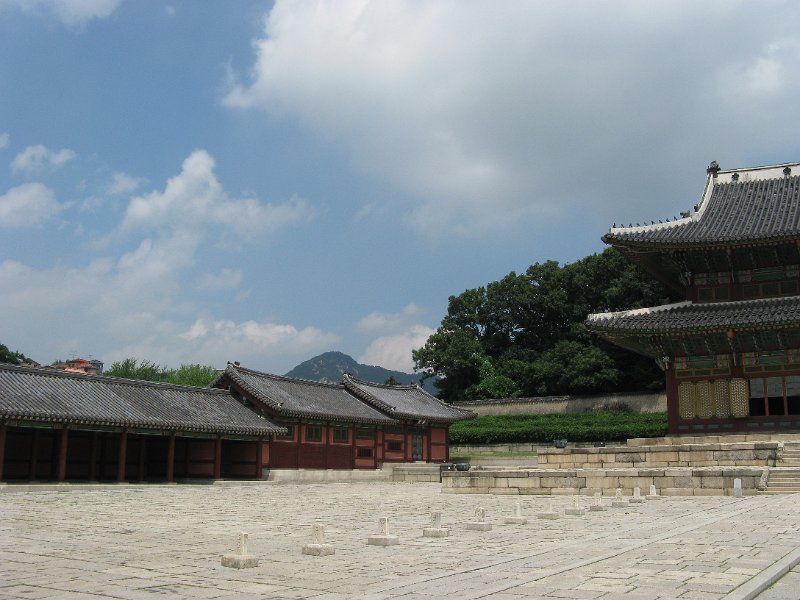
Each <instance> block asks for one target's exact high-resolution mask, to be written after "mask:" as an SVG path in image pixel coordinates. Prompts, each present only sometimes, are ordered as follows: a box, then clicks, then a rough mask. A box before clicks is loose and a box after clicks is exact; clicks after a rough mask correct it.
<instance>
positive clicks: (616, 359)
mask: <svg viewBox="0 0 800 600" xmlns="http://www.w3.org/2000/svg"><path fill="white" fill-rule="evenodd" d="M668 297H669V294H668V292H667V290H666V289H665V288H664V287H663V286H662V285H661V284H660V283H658V282H656V281H654V280H652V279H650V278H648V277H646V276H644V275H642V274H641V273H640V272H639V271H638V270H637V268H636V267H635V265H633V264H632V263H631V262H630V261H628V260H626V259H625V258H624V257H623V256H622V255H621V254H620V253H619V252H618V251H617V250H615V249H613V248H608V249H606V250H605V251H604V252H602V253H601V254H594V255H592V256H587V257H586V258H584V259H581V260H579V261H577V262H574V263H572V264H568V265H564V266H560V265H559V264H558V263H557V262H555V261H546V262H544V263H536V264H533V265H531V266H530V267H529V268H528V269H527V270H526V271H525V273H523V274H519V275H518V274H516V273H514V272H511V273H509V274H508V275H506V276H505V277H503V278H502V279H501V280H499V281H495V282H492V283H489V284H488V285H486V286H485V287H479V288H475V289H470V290H466V291H465V292H463V293H462V294H460V295H458V296H451V297H450V298H449V301H448V308H447V314H446V315H445V317H444V318H443V319H442V323H441V325H440V327H439V328H438V329H437V330H436V332H435V333H434V334H433V335H431V336H430V337H429V338H428V340H427V342H426V343H425V345H424V346H423V347H422V348H419V349H417V350H414V351H413V354H412V355H413V358H414V362H415V368H416V369H417V370H419V371H421V372H422V373H423V375H424V376H425V377H432V376H438V377H439V380H438V381H437V383H436V385H437V387H438V388H439V390H440V392H439V396H440V397H441V398H443V399H445V400H448V401H457V400H463V399H467V398H479V397H480V398H487V397H500V392H504V393H505V395H508V396H513V395H523V396H533V395H549V394H565V393H587V392H601V391H610V390H615V389H616V390H619V391H624V390H642V389H654V388H658V387H663V385H664V383H663V375H662V374H661V372H660V371H659V370H658V368H657V367H656V366H655V364H654V363H653V361H652V360H650V359H648V358H646V357H643V356H639V355H637V354H634V353H631V352H628V351H626V350H623V349H622V348H618V347H616V346H613V345H611V344H608V343H607V342H605V341H603V340H601V339H598V338H596V337H595V336H593V335H592V334H591V333H589V332H588V331H587V330H586V329H585V327H584V326H583V322H584V320H585V319H586V316H587V315H588V314H589V313H593V312H606V311H616V310H625V309H630V308H639V307H643V306H653V305H657V304H661V303H663V302H664V301H667V300H668Z"/></svg>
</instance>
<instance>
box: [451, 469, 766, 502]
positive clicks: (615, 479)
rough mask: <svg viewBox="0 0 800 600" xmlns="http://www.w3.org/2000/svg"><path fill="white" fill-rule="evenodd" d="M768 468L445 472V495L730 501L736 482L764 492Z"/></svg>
mask: <svg viewBox="0 0 800 600" xmlns="http://www.w3.org/2000/svg"><path fill="white" fill-rule="evenodd" d="M768 470H769V469H768V468H767V467H730V468H717V467H698V468H668V469H525V470H516V471H510V470H488V469H487V470H478V471H469V472H466V473H459V472H447V471H446V472H444V473H442V492H443V493H446V494H511V495H514V494H530V495H543V496H549V495H574V494H580V495H587V496H591V495H594V494H595V493H596V492H600V493H601V494H603V495H605V496H613V495H614V493H615V492H616V490H617V488H621V489H622V492H623V494H625V495H626V496H630V495H631V494H632V493H633V488H635V487H638V488H640V490H641V493H642V495H645V494H647V493H648V492H649V490H650V486H651V485H655V486H656V489H657V490H658V493H659V494H660V495H662V496H722V495H724V496H732V495H733V480H734V479H741V480H742V493H743V494H744V495H754V494H755V493H756V492H757V491H758V489H759V487H763V478H765V477H766V474H767V472H768Z"/></svg>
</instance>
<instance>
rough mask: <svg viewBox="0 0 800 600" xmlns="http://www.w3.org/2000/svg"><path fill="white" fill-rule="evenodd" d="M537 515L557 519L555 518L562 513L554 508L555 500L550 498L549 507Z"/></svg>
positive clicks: (540, 517) (542, 517)
mask: <svg viewBox="0 0 800 600" xmlns="http://www.w3.org/2000/svg"><path fill="white" fill-rule="evenodd" d="M536 517H537V518H539V519H550V520H555V519H558V518H560V517H561V515H560V514H558V513H557V512H556V511H554V510H553V501H552V500H548V501H547V508H546V509H545V511H544V512H540V513H539V514H538V515H536Z"/></svg>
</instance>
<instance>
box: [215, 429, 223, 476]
mask: <svg viewBox="0 0 800 600" xmlns="http://www.w3.org/2000/svg"><path fill="white" fill-rule="evenodd" d="M221 477H222V438H221V437H219V436H217V439H216V440H214V479H220V478H221Z"/></svg>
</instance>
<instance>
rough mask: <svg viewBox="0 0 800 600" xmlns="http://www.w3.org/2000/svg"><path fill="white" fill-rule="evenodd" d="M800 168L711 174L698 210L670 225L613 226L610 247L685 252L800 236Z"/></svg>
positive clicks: (758, 168) (782, 167)
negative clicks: (686, 249) (682, 249)
mask: <svg viewBox="0 0 800 600" xmlns="http://www.w3.org/2000/svg"><path fill="white" fill-rule="evenodd" d="M798 174H800V164H797V163H792V164H786V165H776V166H773V167H756V168H753V169H743V170H727V171H718V172H717V173H716V176H713V173H712V174H709V178H708V181H707V183H706V189H705V192H704V194H703V198H702V199H701V201H700V202H699V204H698V205H697V207H696V210H695V211H693V212H690V213H689V214H687V213H684V215H686V216H684V217H683V218H681V219H677V220H674V221H668V222H666V223H657V224H651V225H642V226H639V225H637V226H633V227H631V226H629V227H614V228H612V229H611V230H610V231H609V232H608V233H607V234H606V235H604V236H603V241H605V242H606V243H609V244H620V245H632V246H637V245H641V246H653V247H659V246H664V247H680V246H692V245H704V244H736V243H747V242H751V243H752V242H757V241H775V240H782V239H791V238H798V237H800V176H798Z"/></svg>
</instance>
